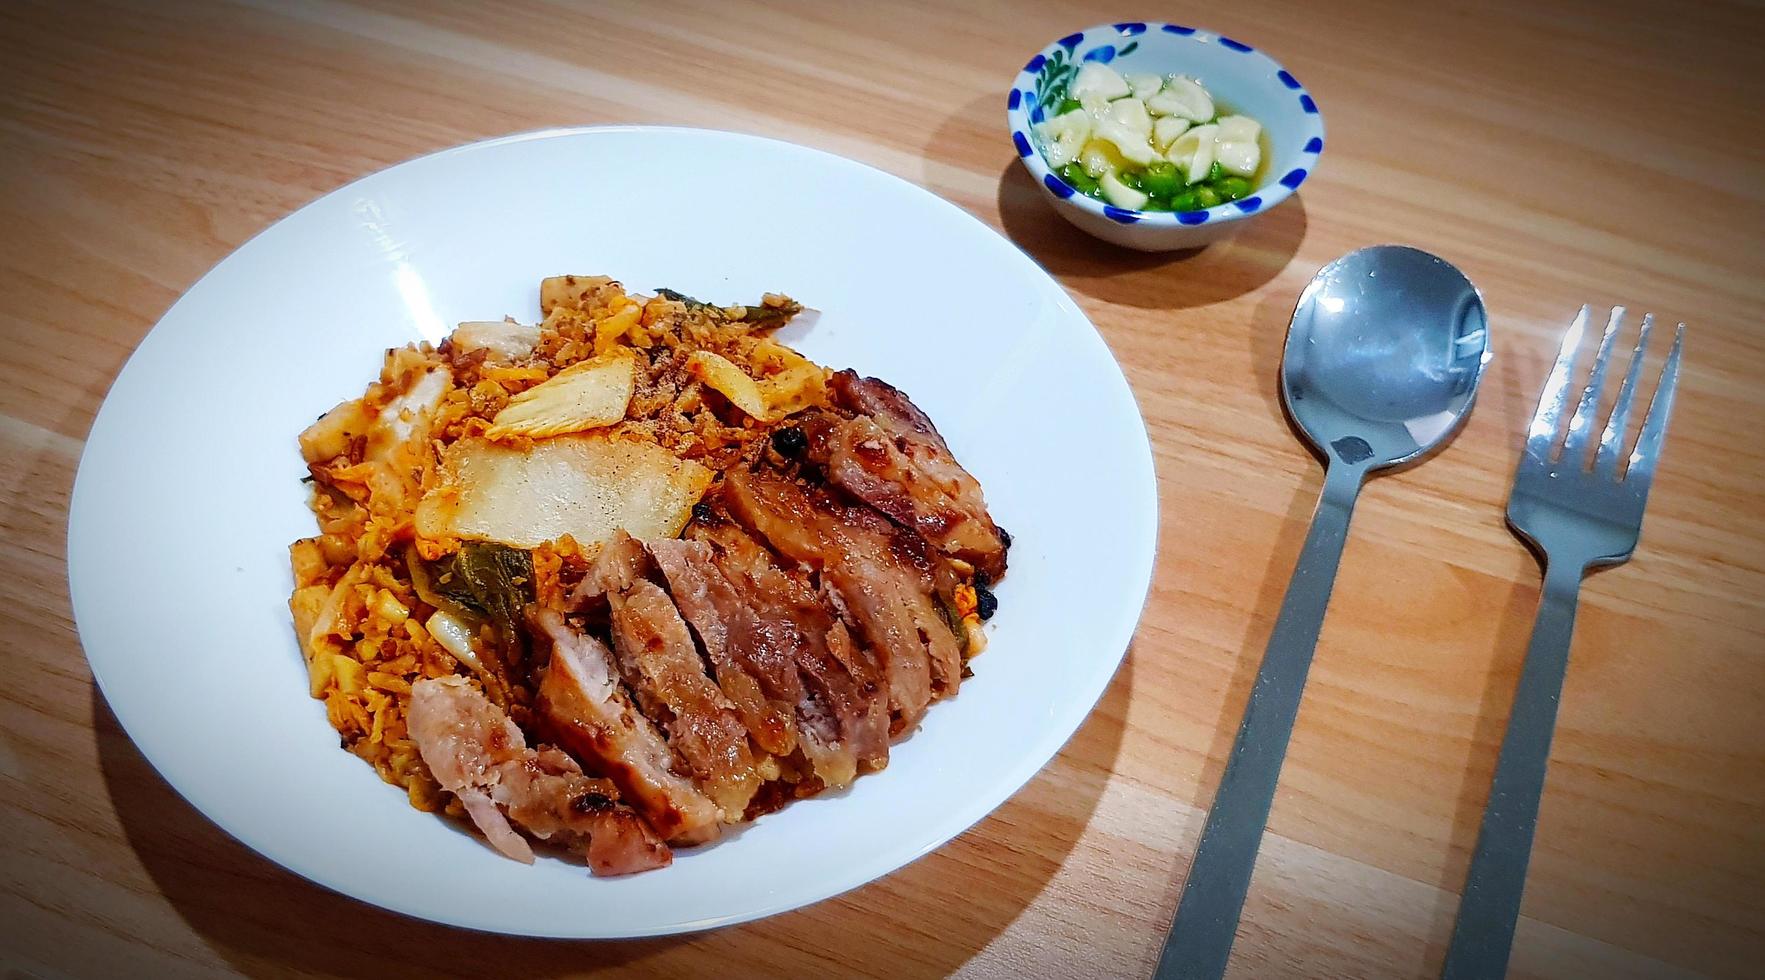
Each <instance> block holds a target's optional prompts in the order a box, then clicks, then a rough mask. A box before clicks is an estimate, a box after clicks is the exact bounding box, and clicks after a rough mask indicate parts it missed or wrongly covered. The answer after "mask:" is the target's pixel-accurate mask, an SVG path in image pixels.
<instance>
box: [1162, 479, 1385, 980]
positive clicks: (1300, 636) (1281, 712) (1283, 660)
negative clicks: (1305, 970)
mask: <svg viewBox="0 0 1765 980" xmlns="http://www.w3.org/2000/svg"><path fill="white" fill-rule="evenodd" d="M1365 475H1366V470H1365V468H1363V467H1360V466H1354V465H1348V464H1343V463H1337V464H1336V465H1333V466H1331V467H1330V468H1329V469H1328V470H1327V471H1325V474H1324V490H1323V494H1322V496H1321V499H1320V500H1319V501H1318V510H1317V513H1316V514H1314V515H1313V516H1312V525H1311V531H1310V532H1309V533H1307V534H1306V538H1305V548H1304V550H1302V551H1301V552H1300V553H1299V563H1298V564H1297V565H1295V566H1294V569H1293V578H1292V580H1291V581H1289V582H1288V584H1287V597H1286V598H1285V599H1283V600H1282V601H1281V614H1280V616H1279V618H1277V619H1276V620H1275V629H1274V632H1273V633H1272V634H1270V636H1269V645H1268V649H1267V650H1265V651H1264V652H1263V657H1262V667H1261V668H1260V669H1259V670H1258V671H1257V675H1256V686H1255V687H1254V688H1252V689H1251V692H1250V704H1249V705H1248V706H1247V707H1246V708H1245V709H1244V721H1243V724H1242V725H1241V726H1240V727H1239V729H1238V740H1237V742H1235V743H1234V744H1233V746H1232V755H1231V758H1230V759H1229V760H1227V762H1226V772H1225V775H1224V776H1222V777H1221V778H1220V788H1219V792H1218V793H1217V794H1216V795H1215V796H1214V800H1213V808H1212V809H1211V810H1209V811H1208V814H1207V825H1206V826H1205V827H1204V828H1203V829H1202V831H1201V846H1200V847H1199V848H1198V849H1197V850H1196V852H1195V861H1194V863H1193V864H1191V865H1190V867H1189V879H1188V881H1187V882H1186V883H1185V884H1184V886H1183V898H1182V901H1181V902H1179V903H1178V905H1177V914H1176V918H1175V919H1174V920H1172V922H1171V929H1170V934H1169V935H1168V936H1167V937H1166V938H1165V943H1164V953H1163V954H1162V955H1161V956H1160V957H1159V959H1158V969H1157V970H1156V971H1155V973H1154V974H1153V975H1154V976H1155V977H1156V978H1157V980H1176V978H1184V980H1200V978H1215V977H1219V976H1222V975H1224V974H1225V972H1226V958H1227V957H1228V956H1229V955H1230V954H1231V952H1232V940H1233V939H1234V938H1235V937H1236V935H1237V931H1238V915H1239V913H1240V912H1241V911H1242V910H1243V908H1244V895H1245V892H1246V891H1248V890H1249V888H1250V874H1251V871H1252V869H1254V868H1255V866H1256V851H1257V848H1258V846H1260V845H1261V843H1262V832H1263V826H1264V825H1265V824H1267V823H1268V819H1269V807H1270V806H1271V805H1272V804H1273V803H1274V800H1275V783H1276V781H1277V780H1278V779H1279V778H1280V775H1281V760H1282V759H1283V758H1284V757H1285V756H1286V754H1287V742H1288V740H1289V739H1290V738H1292V736H1293V722H1294V719H1295V718H1297V717H1298V715H1299V696H1300V693H1301V692H1302V691H1303V690H1304V689H1305V675H1306V673H1307V671H1308V670H1310V668H1311V660H1312V651H1313V650H1314V649H1315V648H1316V647H1317V643H1318V630H1319V628H1320V627H1322V626H1323V624H1324V610H1325V609H1326V608H1327V607H1328V606H1329V604H1330V587H1331V585H1333V584H1334V583H1335V581H1336V566H1337V565H1338V564H1339V563H1340V562H1341V559H1342V544H1343V541H1344V540H1346V539H1347V537H1348V519H1349V516H1350V514H1352V513H1353V511H1354V501H1355V497H1356V496H1358V495H1359V493H1360V488H1361V480H1362V478H1363V477H1364V476H1365Z"/></svg>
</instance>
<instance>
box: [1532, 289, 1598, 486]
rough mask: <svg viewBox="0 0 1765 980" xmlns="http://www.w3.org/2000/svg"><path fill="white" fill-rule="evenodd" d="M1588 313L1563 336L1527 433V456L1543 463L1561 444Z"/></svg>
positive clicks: (1576, 319)
mask: <svg viewBox="0 0 1765 980" xmlns="http://www.w3.org/2000/svg"><path fill="white" fill-rule="evenodd" d="M1587 311H1588V308H1587V307H1586V306H1583V307H1581V312H1580V313H1577V314H1575V322H1574V323H1571V324H1569V331H1568V332H1567V333H1565V334H1563V343H1562V345H1561V346H1560V347H1558V348H1557V363H1556V364H1554V365H1552V366H1551V373H1550V377H1549V378H1548V379H1546V380H1545V382H1544V391H1542V392H1540V393H1539V396H1538V411H1537V412H1534V413H1533V415H1532V425H1531V427H1530V428H1528V429H1527V430H1526V455H1528V456H1535V457H1537V458H1538V459H1539V460H1541V461H1542V460H1548V459H1550V449H1551V443H1553V442H1556V441H1557V423H1558V422H1560V421H1561V420H1562V418H1563V406H1564V405H1565V404H1567V403H1568V400H1569V371H1570V369H1571V368H1573V367H1574V366H1575V348H1577V347H1579V346H1581V335H1582V334H1583V333H1585V332H1586V330H1587Z"/></svg>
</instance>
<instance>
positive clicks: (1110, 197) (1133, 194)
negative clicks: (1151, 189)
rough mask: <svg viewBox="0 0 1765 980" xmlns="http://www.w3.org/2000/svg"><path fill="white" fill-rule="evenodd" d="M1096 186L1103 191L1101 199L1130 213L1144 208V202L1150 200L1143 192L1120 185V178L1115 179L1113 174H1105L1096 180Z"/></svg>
mask: <svg viewBox="0 0 1765 980" xmlns="http://www.w3.org/2000/svg"><path fill="white" fill-rule="evenodd" d="M1097 186H1098V187H1099V188H1101V189H1102V191H1103V199H1104V200H1106V201H1108V202H1109V203H1111V204H1113V205H1115V206H1116V207H1118V208H1127V209H1129V210H1132V211H1138V210H1139V209H1141V208H1143V207H1145V206H1146V202H1147V201H1148V200H1150V198H1149V197H1148V196H1147V195H1146V194H1145V192H1143V191H1137V190H1134V189H1133V188H1132V187H1129V186H1128V185H1126V184H1124V183H1122V181H1121V178H1120V177H1117V176H1116V175H1115V174H1114V173H1113V172H1112V173H1106V174H1104V175H1103V176H1102V177H1100V178H1098V180H1097Z"/></svg>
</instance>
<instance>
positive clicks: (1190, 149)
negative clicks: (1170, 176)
mask: <svg viewBox="0 0 1765 980" xmlns="http://www.w3.org/2000/svg"><path fill="white" fill-rule="evenodd" d="M1219 132H1220V128H1219V127H1218V126H1215V125H1211V124H1210V125H1206V126H1196V127H1195V128H1194V129H1191V130H1189V131H1188V132H1186V133H1184V134H1183V135H1181V136H1179V137H1177V141H1176V142H1175V143H1172V144H1171V148H1170V152H1168V153H1166V154H1165V159H1167V160H1169V161H1170V162H1172V163H1174V164H1176V165H1177V169H1179V170H1181V171H1183V175H1184V178H1185V180H1184V182H1185V183H1189V184H1193V183H1195V182H1197V181H1199V180H1201V179H1202V178H1204V177H1206V176H1207V172H1208V170H1210V169H1212V167H1213V161H1214V154H1215V152H1216V144H1215V140H1216V139H1217V138H1218V136H1219Z"/></svg>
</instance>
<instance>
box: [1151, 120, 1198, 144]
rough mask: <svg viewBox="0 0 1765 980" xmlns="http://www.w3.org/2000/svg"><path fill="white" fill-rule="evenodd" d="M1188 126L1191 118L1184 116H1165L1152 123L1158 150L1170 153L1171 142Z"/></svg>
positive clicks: (1153, 135)
mask: <svg viewBox="0 0 1765 980" xmlns="http://www.w3.org/2000/svg"><path fill="white" fill-rule="evenodd" d="M1188 128H1189V120H1187V119H1184V118H1183V117H1182V116H1164V117H1162V118H1160V119H1159V120H1158V121H1157V122H1155V123H1153V124H1152V143H1153V145H1154V146H1156V147H1158V152H1160V153H1168V152H1170V148H1171V144H1172V143H1175V142H1176V141H1177V137H1179V136H1181V135H1183V131H1184V130H1186V129H1188Z"/></svg>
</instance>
